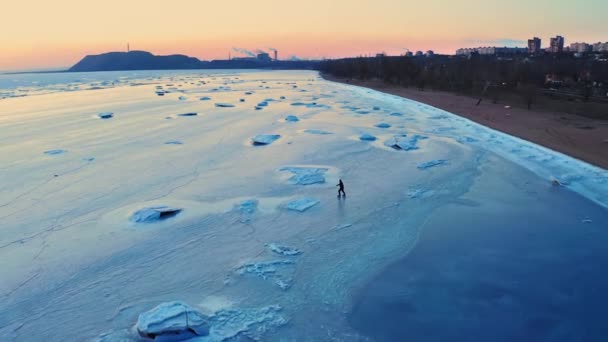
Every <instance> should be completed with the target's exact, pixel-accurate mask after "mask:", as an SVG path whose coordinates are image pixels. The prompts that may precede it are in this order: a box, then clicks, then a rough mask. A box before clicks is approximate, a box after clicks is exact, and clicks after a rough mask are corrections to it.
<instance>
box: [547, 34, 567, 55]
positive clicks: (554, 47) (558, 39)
mask: <svg viewBox="0 0 608 342" xmlns="http://www.w3.org/2000/svg"><path fill="white" fill-rule="evenodd" d="M549 52H551V53H561V52H564V37H562V36H555V37H553V38H551V40H550V43H549Z"/></svg>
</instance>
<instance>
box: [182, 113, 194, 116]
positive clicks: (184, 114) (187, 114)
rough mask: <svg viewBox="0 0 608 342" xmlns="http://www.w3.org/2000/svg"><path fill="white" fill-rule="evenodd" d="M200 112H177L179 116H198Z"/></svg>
mask: <svg viewBox="0 0 608 342" xmlns="http://www.w3.org/2000/svg"><path fill="white" fill-rule="evenodd" d="M197 115H198V113H182V114H177V116H197Z"/></svg>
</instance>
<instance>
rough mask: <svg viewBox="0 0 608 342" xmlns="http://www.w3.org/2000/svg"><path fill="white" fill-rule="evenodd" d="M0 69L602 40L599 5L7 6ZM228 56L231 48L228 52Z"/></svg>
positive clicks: (67, 2)
mask: <svg viewBox="0 0 608 342" xmlns="http://www.w3.org/2000/svg"><path fill="white" fill-rule="evenodd" d="M5 1H6V3H4V4H3V5H2V13H3V15H2V20H0V32H2V33H3V34H2V35H0V70H15V69H28V68H46V67H63V66H70V65H72V64H74V63H75V62H77V61H78V60H79V59H80V58H81V57H83V56H84V55H86V54H97V53H103V52H107V51H120V50H125V49H126V43H127V42H130V44H131V48H132V49H138V50H147V51H150V52H153V53H155V54H171V53H182V54H188V55H191V56H195V57H198V58H201V59H206V60H208V59H215V58H226V57H227V55H228V52H229V51H230V50H231V48H232V47H240V48H245V49H249V50H253V51H255V50H256V49H262V50H266V49H267V48H269V47H273V48H276V49H278V50H279V55H280V57H281V58H288V57H290V56H292V55H295V56H299V57H304V58H319V57H342V56H356V55H361V54H373V53H376V52H381V51H386V52H388V53H390V54H399V53H402V52H404V51H405V50H404V49H405V48H409V49H411V50H427V49H433V50H435V51H438V52H445V53H453V51H454V50H455V49H456V48H458V47H464V46H478V45H504V44H506V43H510V44H518V42H519V45H521V44H522V43H521V41H524V40H525V39H527V38H529V37H531V36H533V35H537V36H540V37H541V38H543V41H544V42H543V43H544V45H545V46H546V45H547V42H548V38H549V36H551V35H556V34H562V35H565V36H566V40H567V43H569V42H573V41H582V40H585V41H589V42H596V41H599V40H602V41H608V29H607V28H606V26H605V24H604V21H605V18H604V16H605V13H608V1H605V0H585V1H580V0H579V1H576V2H574V1H570V0H535V1H534V3H533V4H528V3H527V1H524V0H511V1H492V0H460V1H450V2H447V1H439V0H426V1H422V2H421V1H408V0H373V1H372V0H359V1H357V0H301V1H289V0H257V1H250V0H248V1H243V0H231V1H208V0H182V1H166V0H163V1H158V0H148V1H140V0H105V1H82V0H78V1H76V0H53V1H40V0H5ZM3 2H4V1H3ZM233 54H234V52H233Z"/></svg>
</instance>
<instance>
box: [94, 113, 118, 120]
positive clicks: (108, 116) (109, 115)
mask: <svg viewBox="0 0 608 342" xmlns="http://www.w3.org/2000/svg"><path fill="white" fill-rule="evenodd" d="M97 116H98V117H99V118H100V119H111V118H112V117H114V113H112V112H103V113H99V114H97Z"/></svg>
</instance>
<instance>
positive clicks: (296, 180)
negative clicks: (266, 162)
mask: <svg viewBox="0 0 608 342" xmlns="http://www.w3.org/2000/svg"><path fill="white" fill-rule="evenodd" d="M327 170H328V169H326V168H318V167H292V166H286V167H282V168H280V169H279V171H288V172H291V173H293V176H292V177H291V178H289V181H290V182H291V184H298V185H311V184H322V183H325V173H326V172H327Z"/></svg>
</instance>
